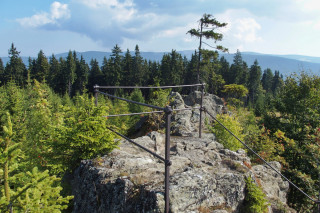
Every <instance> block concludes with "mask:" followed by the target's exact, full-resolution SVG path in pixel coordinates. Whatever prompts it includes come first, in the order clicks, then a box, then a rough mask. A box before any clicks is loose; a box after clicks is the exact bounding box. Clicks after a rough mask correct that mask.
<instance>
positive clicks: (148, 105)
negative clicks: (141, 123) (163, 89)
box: [97, 91, 164, 111]
mask: <svg viewBox="0 0 320 213" xmlns="http://www.w3.org/2000/svg"><path fill="white" fill-rule="evenodd" d="M97 92H98V93H101V94H103V95H106V96H109V97H111V98H116V99H119V100H122V101H126V102H129V103H132V104H138V105H141V106H146V107H151V108H154V109H158V110H163V111H164V108H163V107H158V106H155V105H151V104H144V103H140V102H137V101H132V100H129V99H126V98H120V97H118V96H114V95H111V94H108V93H105V92H101V91H97Z"/></svg>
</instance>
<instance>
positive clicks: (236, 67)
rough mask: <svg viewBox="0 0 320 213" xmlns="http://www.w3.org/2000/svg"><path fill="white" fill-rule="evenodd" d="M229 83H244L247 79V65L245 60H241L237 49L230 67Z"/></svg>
mask: <svg viewBox="0 0 320 213" xmlns="http://www.w3.org/2000/svg"><path fill="white" fill-rule="evenodd" d="M230 76H231V79H230V83H232V84H242V85H246V84H247V80H248V66H247V64H246V62H244V61H243V60H242V56H241V53H240V51H239V50H237V53H236V54H235V55H234V58H233V63H232V64H231V67H230Z"/></svg>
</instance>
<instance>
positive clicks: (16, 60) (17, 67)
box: [4, 43, 27, 86]
mask: <svg viewBox="0 0 320 213" xmlns="http://www.w3.org/2000/svg"><path fill="white" fill-rule="evenodd" d="M8 54H9V62H8V63H7V65H6V68H5V72H4V73H5V74H4V78H5V81H6V82H8V81H10V80H14V81H15V82H16V83H17V84H18V85H21V86H23V85H24V84H25V80H26V77H27V69H26V67H25V65H24V63H23V62H22V59H21V57H19V54H20V52H19V51H18V50H17V48H16V47H15V46H14V44H13V43H12V44H11V48H10V49H9V51H8Z"/></svg>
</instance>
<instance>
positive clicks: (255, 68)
mask: <svg viewBox="0 0 320 213" xmlns="http://www.w3.org/2000/svg"><path fill="white" fill-rule="evenodd" d="M260 84H261V67H260V66H259V65H258V61H257V60H255V61H254V64H253V65H252V66H251V67H250V70H249V79H248V89H249V101H250V102H251V103H252V104H253V105H254V104H255V102H256V99H257V98H258V96H259V91H260V90H259V86H260Z"/></svg>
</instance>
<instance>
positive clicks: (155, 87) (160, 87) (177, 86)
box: [93, 84, 204, 89]
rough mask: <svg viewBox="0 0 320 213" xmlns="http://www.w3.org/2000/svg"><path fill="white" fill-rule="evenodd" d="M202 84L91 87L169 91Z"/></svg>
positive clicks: (96, 86)
mask: <svg viewBox="0 0 320 213" xmlns="http://www.w3.org/2000/svg"><path fill="white" fill-rule="evenodd" d="M202 85H204V84H190V85H175V86H99V85H95V86H93V88H94V89H169V88H180V87H197V86H202Z"/></svg>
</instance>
